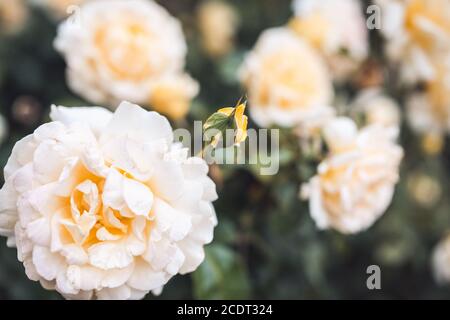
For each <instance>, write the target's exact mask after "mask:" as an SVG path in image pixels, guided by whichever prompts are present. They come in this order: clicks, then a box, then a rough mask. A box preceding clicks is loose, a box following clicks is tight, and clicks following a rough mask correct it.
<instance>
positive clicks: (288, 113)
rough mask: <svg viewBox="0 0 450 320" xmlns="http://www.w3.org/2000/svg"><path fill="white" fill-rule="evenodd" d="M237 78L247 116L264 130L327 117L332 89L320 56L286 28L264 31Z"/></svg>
mask: <svg viewBox="0 0 450 320" xmlns="http://www.w3.org/2000/svg"><path fill="white" fill-rule="evenodd" d="M240 78H241V81H242V83H243V84H244V86H245V87H246V89H247V90H248V95H249V102H250V115H251V116H252V118H253V119H254V120H255V122H257V123H258V124H259V125H261V126H263V127H267V126H270V125H271V124H277V125H280V126H287V127H289V126H294V125H296V124H299V123H302V122H305V121H308V120H309V119H317V118H318V117H321V116H322V115H323V114H329V112H330V111H329V109H330V107H329V106H328V105H329V104H330V103H331V100H332V98H333V86H332V82H331V79H330V77H329V74H328V72H327V68H326V66H325V64H324V62H323V60H322V59H321V57H320V55H319V54H318V53H317V52H316V51H315V50H314V49H313V48H311V47H310V46H309V45H308V43H306V42H305V41H303V40H302V39H300V38H299V37H297V36H296V35H295V34H294V32H292V31H291V30H290V29H287V28H273V29H269V30H266V31H264V32H263V33H262V34H261V36H260V38H259V39H258V41H257V43H256V45H255V48H254V49H253V51H252V52H250V53H249V54H248V56H247V57H246V59H245V61H244V64H243V66H242V67H241V70H240Z"/></svg>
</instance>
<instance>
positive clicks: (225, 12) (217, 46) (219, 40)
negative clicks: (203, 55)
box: [198, 0, 239, 57]
mask: <svg viewBox="0 0 450 320" xmlns="http://www.w3.org/2000/svg"><path fill="white" fill-rule="evenodd" d="M238 20H239V19H238V14H237V12H236V10H235V8H234V7H233V6H231V5H230V4H228V3H226V2H225V1H221V0H210V1H205V2H203V3H202V4H201V5H200V7H199V9H198V26H199V29H200V33H201V35H202V45H203V48H204V49H205V51H206V52H207V53H208V54H209V55H210V56H212V57H220V56H223V55H225V54H227V53H228V52H230V51H231V50H232V49H233V47H234V36H235V34H236V30H237V26H238Z"/></svg>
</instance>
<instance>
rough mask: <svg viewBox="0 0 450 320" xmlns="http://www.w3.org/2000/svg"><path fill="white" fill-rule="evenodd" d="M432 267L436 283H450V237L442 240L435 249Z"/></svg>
mask: <svg viewBox="0 0 450 320" xmlns="http://www.w3.org/2000/svg"><path fill="white" fill-rule="evenodd" d="M431 266H432V269H433V275H434V278H435V279H436V282H438V283H439V284H445V283H447V284H448V283H450V236H447V237H445V238H444V239H442V240H441V241H440V242H439V243H438V245H437V246H436V248H435V249H434V252H433V256H432V259H431Z"/></svg>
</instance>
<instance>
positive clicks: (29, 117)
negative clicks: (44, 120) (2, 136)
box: [11, 96, 42, 126]
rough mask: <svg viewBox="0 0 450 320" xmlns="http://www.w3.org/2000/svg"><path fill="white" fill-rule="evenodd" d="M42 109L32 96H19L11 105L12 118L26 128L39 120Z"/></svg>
mask: <svg viewBox="0 0 450 320" xmlns="http://www.w3.org/2000/svg"><path fill="white" fill-rule="evenodd" d="M41 111H42V107H41V105H40V103H39V102H38V101H37V100H36V98H35V97H33V96H19V97H18V98H17V99H16V100H15V101H14V103H13V105H12V110H11V113H12V117H13V119H14V120H15V121H17V122H19V123H20V124H23V125H26V126H32V125H35V124H36V123H37V122H38V121H39V119H40V118H41Z"/></svg>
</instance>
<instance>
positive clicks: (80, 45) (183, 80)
mask: <svg viewBox="0 0 450 320" xmlns="http://www.w3.org/2000/svg"><path fill="white" fill-rule="evenodd" d="M81 13H82V15H81V18H82V19H81V20H80V21H81V23H80V24H79V25H78V24H74V23H73V22H72V21H71V20H67V21H66V22H64V23H63V24H62V25H61V26H60V27H59V30H58V36H57V38H56V40H55V47H56V48H57V49H58V50H59V51H60V52H61V53H62V54H63V55H64V56H65V58H66V62H67V66H68V70H67V76H68V82H69V85H70V87H71V88H72V90H74V91H75V92H77V93H78V94H79V95H81V96H83V97H84V98H86V99H88V100H89V101H91V102H94V103H97V104H107V105H108V106H109V107H110V108H113V107H114V106H116V105H117V103H118V101H121V100H129V101H132V102H135V103H140V104H145V105H150V106H152V107H154V108H155V109H157V110H158V111H159V112H161V113H164V114H166V115H168V116H170V117H173V118H175V119H178V118H180V117H183V116H184V115H185V114H186V112H187V111H188V106H189V105H190V100H191V99H192V98H193V97H194V96H195V95H196V94H197V92H198V84H197V83H196V82H195V81H194V80H193V79H192V78H190V77H189V76H188V75H187V74H185V73H184V71H183V68H184V64H185V55H186V50H187V49H186V43H185V40H184V36H183V32H182V29H181V25H180V23H179V21H178V20H176V19H175V18H174V17H172V16H170V15H169V13H168V12H167V11H166V10H165V9H164V8H162V7H161V6H159V5H158V4H156V3H155V2H153V1H146V0H131V1H120V0H103V1H92V2H88V3H86V4H85V5H83V6H82V7H81Z"/></svg>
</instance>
